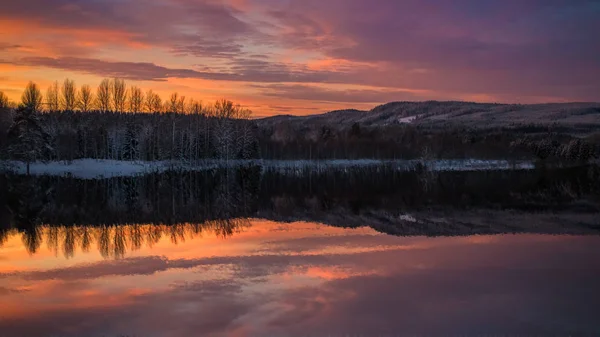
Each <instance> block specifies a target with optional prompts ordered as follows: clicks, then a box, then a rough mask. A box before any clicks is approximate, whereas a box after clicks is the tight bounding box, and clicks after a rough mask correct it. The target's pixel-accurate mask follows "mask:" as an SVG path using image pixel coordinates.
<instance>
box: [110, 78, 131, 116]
mask: <svg viewBox="0 0 600 337" xmlns="http://www.w3.org/2000/svg"><path fill="white" fill-rule="evenodd" d="M110 89H111V94H112V100H113V106H114V108H115V111H116V112H123V111H125V103H126V102H127V87H126V85H125V80H123V79H120V78H114V79H113V81H112V85H111V86H110Z"/></svg>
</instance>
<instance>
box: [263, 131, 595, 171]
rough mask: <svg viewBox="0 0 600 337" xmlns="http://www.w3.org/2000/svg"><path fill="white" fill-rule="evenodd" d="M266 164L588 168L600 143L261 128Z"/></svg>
mask: <svg viewBox="0 0 600 337" xmlns="http://www.w3.org/2000/svg"><path fill="white" fill-rule="evenodd" d="M257 138H258V140H259V141H258V143H259V145H260V153H261V155H262V157H263V158H266V159H308V158H311V159H330V158H343V159H361V158H374V159H414V158H422V157H432V158H479V159H498V158H504V159H536V160H545V161H561V162H570V163H578V164H581V163H586V162H588V161H589V160H591V159H593V158H597V157H598V155H599V154H600V141H598V140H596V139H591V138H590V139H582V138H578V137H574V136H571V135H569V134H568V133H559V132H555V131H548V128H547V127H546V128H545V132H540V130H538V129H537V128H535V129H532V130H529V131H528V130H516V129H514V128H513V129H496V130H491V129H485V130H482V129H466V128H456V127H452V128H447V129H439V128H436V129H433V128H428V127H423V126H413V125H410V124H406V125H387V126H369V127H366V126H361V125H360V124H359V123H354V124H353V125H352V126H350V127H337V126H335V125H321V126H315V125H310V126H304V125H301V124H300V125H296V124H295V123H294V122H287V123H279V124H275V125H265V126H262V127H259V128H258V135H257Z"/></svg>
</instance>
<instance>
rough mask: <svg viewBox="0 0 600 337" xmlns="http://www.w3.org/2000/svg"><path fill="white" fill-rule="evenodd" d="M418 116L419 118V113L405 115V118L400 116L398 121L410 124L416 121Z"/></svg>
mask: <svg viewBox="0 0 600 337" xmlns="http://www.w3.org/2000/svg"><path fill="white" fill-rule="evenodd" d="M417 118H419V115H414V116H408V117H403V118H399V119H398V122H400V123H404V124H410V123H412V122H414V121H415V119H417Z"/></svg>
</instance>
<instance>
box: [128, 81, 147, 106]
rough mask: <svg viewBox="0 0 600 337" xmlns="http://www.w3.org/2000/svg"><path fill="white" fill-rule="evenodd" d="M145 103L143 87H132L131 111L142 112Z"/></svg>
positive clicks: (130, 95) (130, 96) (130, 97)
mask: <svg viewBox="0 0 600 337" xmlns="http://www.w3.org/2000/svg"><path fill="white" fill-rule="evenodd" d="M143 103H144V94H143V93H142V89H140V88H138V87H136V86H133V87H131V89H130V94H129V111H130V112H141V111H142V105H143Z"/></svg>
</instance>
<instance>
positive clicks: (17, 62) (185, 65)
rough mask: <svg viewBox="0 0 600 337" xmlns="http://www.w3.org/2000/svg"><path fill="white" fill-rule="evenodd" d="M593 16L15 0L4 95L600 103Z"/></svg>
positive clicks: (403, 5)
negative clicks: (133, 91)
mask: <svg viewBox="0 0 600 337" xmlns="http://www.w3.org/2000/svg"><path fill="white" fill-rule="evenodd" d="M599 17H600V1H598V0H503V1H496V0H457V1H447V0H429V1H422V0H407V1H404V0H402V1H401V0H105V1H100V0H52V1H49V0H15V1H12V0H11V1H3V3H2V8H1V9H0V32H1V33H0V91H3V92H5V93H6V94H8V96H9V97H10V98H11V99H13V100H18V99H19V97H20V95H21V92H22V90H23V88H24V86H25V85H26V83H27V82H28V81H29V80H33V81H35V82H37V83H38V84H40V85H41V87H42V89H43V92H45V89H46V88H47V87H48V86H49V85H50V83H51V82H52V81H54V80H59V81H62V80H63V79H64V78H67V77H68V78H71V79H74V80H75V82H76V84H77V85H78V86H79V85H82V84H90V85H92V86H96V85H97V84H98V83H99V82H100V80H101V79H102V78H103V77H121V78H124V79H126V81H127V82H128V84H135V85H138V86H141V87H143V88H144V89H154V90H155V91H158V92H159V93H160V94H161V95H162V96H163V98H164V97H166V96H167V95H168V94H169V93H170V92H173V91H177V92H179V93H180V94H182V95H185V96H187V97H194V98H197V99H202V100H204V101H205V102H210V101H214V100H215V99H218V98H223V97H225V98H228V99H231V100H233V101H235V102H237V103H240V104H242V105H244V106H246V107H249V108H250V109H252V110H253V111H254V112H255V114H256V115H258V116H266V115H273V114H299V115H301V114H311V113H320V112H325V111H328V110H331V109H340V108H350V107H352V108H359V109H370V108H372V107H374V106H375V105H377V104H380V103H385V102H388V101H397V100H430V99H436V100H468V101H486V102H487V101H491V102H516V103H535V102H563V101H600V19H598V18H599Z"/></svg>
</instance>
